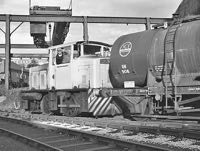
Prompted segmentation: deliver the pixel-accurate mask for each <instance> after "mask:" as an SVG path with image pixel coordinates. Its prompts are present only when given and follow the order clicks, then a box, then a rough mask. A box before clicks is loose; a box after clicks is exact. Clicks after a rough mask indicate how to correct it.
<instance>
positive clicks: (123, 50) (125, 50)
mask: <svg viewBox="0 0 200 151" xmlns="http://www.w3.org/2000/svg"><path fill="white" fill-rule="evenodd" d="M131 49H132V43H131V42H125V43H124V44H123V45H121V47H120V49H119V55H120V56H121V57H126V56H128V55H129V53H130V52H131Z"/></svg>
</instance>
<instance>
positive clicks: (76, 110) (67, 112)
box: [63, 107, 79, 117]
mask: <svg viewBox="0 0 200 151" xmlns="http://www.w3.org/2000/svg"><path fill="white" fill-rule="evenodd" d="M63 114H64V115H65V116H68V117H75V116H77V115H78V114H79V108H77V107H72V108H66V110H65V112H64V113H63Z"/></svg>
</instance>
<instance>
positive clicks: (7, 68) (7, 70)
mask: <svg viewBox="0 0 200 151" xmlns="http://www.w3.org/2000/svg"><path fill="white" fill-rule="evenodd" d="M5 43H6V47H5V55H6V61H5V62H6V64H5V88H6V89H7V90H8V89H9V86H10V83H9V79H10V15H6V34H5Z"/></svg>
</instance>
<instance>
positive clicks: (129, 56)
mask: <svg viewBox="0 0 200 151" xmlns="http://www.w3.org/2000/svg"><path fill="white" fill-rule="evenodd" d="M199 32H200V21H199V16H195V17H191V18H188V19H183V20H175V21H174V22H173V23H172V24H171V25H170V26H169V27H167V28H164V27H161V28H159V27H156V29H153V30H149V31H143V32H139V33H133V34H128V35H124V36H121V37H119V38H118V39H117V40H116V41H115V43H114V44H113V47H112V51H111V52H112V53H111V58H110V69H109V75H110V80H111V83H112V85H113V87H115V88H120V89H123V88H126V83H127V82H129V83H130V82H131V83H133V84H132V85H133V87H134V89H138V90H140V89H141V88H146V89H147V90H148V95H147V97H148V101H147V103H146V105H145V107H143V110H144V109H146V107H148V108H149V109H150V110H151V111H150V112H148V114H155V113H156V114H177V113H178V114H183V115H185V114H186V115H189V114H192V115H193V114H195V115H196V114H197V113H198V112H199V111H200V110H199V105H198V104H199V103H198V101H199V99H198V98H199V94H200V80H199V75H200V68H199V66H200V60H199V55H200V51H199V50H200V43H199V41H200V33H199ZM138 94H139V93H138ZM133 95H137V93H136V94H135V93H133ZM124 98H126V99H127V100H129V101H130V102H132V104H134V103H133V102H134V101H135V100H134V99H133V98H134V96H133V97H132V98H128V97H127V96H126V95H124ZM133 100H134V101H133ZM144 100H145V101H146V99H144ZM122 101H123V99H122ZM136 104H137V103H136ZM150 106H151V107H150ZM134 107H136V105H134ZM130 109H131V108H130ZM186 109H187V110H186ZM134 113H136V112H135V111H134Z"/></svg>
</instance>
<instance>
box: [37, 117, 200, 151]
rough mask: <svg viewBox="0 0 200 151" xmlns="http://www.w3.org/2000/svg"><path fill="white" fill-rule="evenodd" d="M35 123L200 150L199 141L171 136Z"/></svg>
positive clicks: (179, 150)
mask: <svg viewBox="0 0 200 151" xmlns="http://www.w3.org/2000/svg"><path fill="white" fill-rule="evenodd" d="M35 123H40V124H44V125H52V126H56V127H62V128H67V129H74V130H80V131H85V132H86V131H87V132H92V133H96V134H99V135H102V136H108V137H112V138H116V139H120V140H126V141H129V142H138V143H144V144H154V145H156V146H160V147H164V146H165V147H166V148H169V149H171V150H174V151H199V150H200V145H199V143H200V141H199V140H193V139H186V138H183V139H177V138H176V137H173V136H165V135H154V134H148V133H138V134H136V135H133V134H131V132H130V131H124V130H123V131H118V130H117V129H112V128H106V129H105V128H97V127H90V126H80V125H76V124H67V123H65V124H63V123H59V122H53V121H49V122H45V121H42V122H41V121H40V122H39V121H35Z"/></svg>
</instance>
